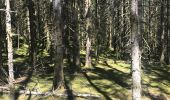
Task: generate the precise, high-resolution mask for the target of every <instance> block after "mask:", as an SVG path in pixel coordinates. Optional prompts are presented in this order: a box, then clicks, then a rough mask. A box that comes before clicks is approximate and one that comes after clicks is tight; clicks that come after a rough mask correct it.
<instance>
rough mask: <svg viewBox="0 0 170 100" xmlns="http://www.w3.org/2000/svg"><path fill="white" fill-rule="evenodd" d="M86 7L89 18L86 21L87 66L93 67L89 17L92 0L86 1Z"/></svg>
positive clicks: (86, 14)
mask: <svg viewBox="0 0 170 100" xmlns="http://www.w3.org/2000/svg"><path fill="white" fill-rule="evenodd" d="M85 4H86V6H85V16H87V19H86V33H87V34H86V65H85V66H87V67H91V63H92V62H91V49H92V48H91V44H92V40H91V39H92V37H91V34H92V32H91V31H92V23H91V19H90V17H89V16H91V15H90V9H91V8H90V6H91V0H86V2H85Z"/></svg>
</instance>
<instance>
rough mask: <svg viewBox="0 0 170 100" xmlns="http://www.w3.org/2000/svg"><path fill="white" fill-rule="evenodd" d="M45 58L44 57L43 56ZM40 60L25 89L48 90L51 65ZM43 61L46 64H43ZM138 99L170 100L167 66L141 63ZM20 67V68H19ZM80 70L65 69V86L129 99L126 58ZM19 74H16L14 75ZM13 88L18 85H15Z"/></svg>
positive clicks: (22, 99)
mask: <svg viewBox="0 0 170 100" xmlns="http://www.w3.org/2000/svg"><path fill="white" fill-rule="evenodd" d="M44 60H47V59H44ZM44 60H43V61H42V62H41V63H40V65H39V67H41V68H42V69H43V67H45V68H44V70H41V71H40V70H38V71H39V72H37V73H36V74H33V76H32V78H31V80H30V81H29V82H28V84H27V87H26V88H27V89H29V90H33V91H40V92H48V91H49V90H50V89H51V87H52V80H53V73H52V66H53V65H52V64H50V62H48V61H44ZM43 62H46V63H43ZM15 65H18V66H19V67H26V64H24V59H21V57H18V58H17V59H16V60H15ZM143 66H144V67H143V75H142V78H143V80H142V89H143V92H142V95H143V96H142V100H152V99H154V96H158V95H160V94H163V95H164V96H166V97H167V98H168V100H170V77H169V76H170V70H169V69H170V66H161V65H159V64H150V65H143ZM21 69H22V68H21ZM82 69H83V73H75V74H69V73H67V72H65V89H69V90H72V91H74V92H78V93H90V94H96V95H99V96H101V100H131V94H132V93H131V74H130V64H129V63H127V62H126V61H116V62H115V61H113V59H109V58H102V57H101V58H100V59H99V63H98V64H96V65H95V64H94V65H93V67H91V68H85V67H82ZM18 76H19V75H18ZM16 87H19V85H17V86H16ZM8 99H9V98H8V96H7V95H3V94H0V100H8ZM29 99H31V100H65V99H66V98H58V97H56V96H48V97H42V96H34V95H32V96H25V95H19V96H18V100H29ZM74 99H75V100H94V99H92V98H86V99H85V98H74Z"/></svg>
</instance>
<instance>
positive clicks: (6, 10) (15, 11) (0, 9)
mask: <svg viewBox="0 0 170 100" xmlns="http://www.w3.org/2000/svg"><path fill="white" fill-rule="evenodd" d="M0 11H7V10H6V9H0ZM9 12H12V13H16V12H17V11H11V10H10V11H9Z"/></svg>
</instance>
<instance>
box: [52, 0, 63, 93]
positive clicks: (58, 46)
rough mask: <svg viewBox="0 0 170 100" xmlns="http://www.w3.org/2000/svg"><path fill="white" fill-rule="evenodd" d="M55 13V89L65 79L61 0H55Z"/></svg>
mask: <svg viewBox="0 0 170 100" xmlns="http://www.w3.org/2000/svg"><path fill="white" fill-rule="evenodd" d="M53 13H54V33H53V42H54V44H53V46H54V60H55V68H54V80H53V89H54V90H55V89H57V88H60V87H61V86H62V85H63V80H64V77H63V39H62V37H63V35H62V18H61V17H62V16H61V14H62V2H61V0H53Z"/></svg>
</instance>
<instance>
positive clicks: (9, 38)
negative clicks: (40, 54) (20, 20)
mask: <svg viewBox="0 0 170 100" xmlns="http://www.w3.org/2000/svg"><path fill="white" fill-rule="evenodd" d="M5 4H6V34H7V47H8V70H9V78H8V79H9V88H10V96H11V99H12V100H14V84H13V82H14V69H13V46H12V35H13V34H12V29H11V14H10V1H9V0H6V1H5Z"/></svg>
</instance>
